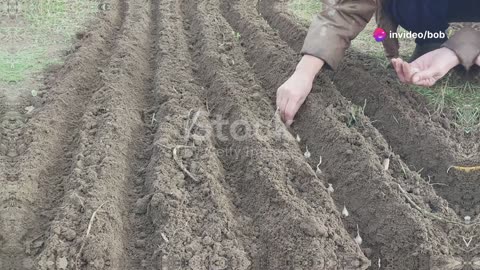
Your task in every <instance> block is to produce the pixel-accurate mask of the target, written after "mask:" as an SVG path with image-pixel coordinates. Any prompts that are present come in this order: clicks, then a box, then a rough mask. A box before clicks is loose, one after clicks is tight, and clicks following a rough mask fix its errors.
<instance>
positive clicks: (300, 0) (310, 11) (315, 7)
mask: <svg viewBox="0 0 480 270" xmlns="http://www.w3.org/2000/svg"><path fill="white" fill-rule="evenodd" d="M288 7H289V8H290V9H291V10H293V14H294V15H296V16H297V17H298V18H300V19H302V20H303V21H304V22H305V23H308V22H310V21H311V20H312V18H313V16H314V15H315V14H316V13H318V12H319V11H320V9H321V8H322V3H321V1H320V0H291V1H290V2H289V3H288Z"/></svg>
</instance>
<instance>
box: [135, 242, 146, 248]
mask: <svg viewBox="0 0 480 270" xmlns="http://www.w3.org/2000/svg"><path fill="white" fill-rule="evenodd" d="M145 245H146V244H145V240H137V241H135V247H136V248H144V247H145Z"/></svg>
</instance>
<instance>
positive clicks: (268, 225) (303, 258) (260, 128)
mask: <svg viewBox="0 0 480 270" xmlns="http://www.w3.org/2000/svg"><path fill="white" fill-rule="evenodd" d="M183 7H184V11H185V14H187V16H188V18H189V19H188V20H187V21H188V23H189V24H188V29H189V30H190V33H191V41H192V46H193V48H192V55H193V59H194V60H195V62H196V63H198V65H199V68H198V72H197V73H196V75H197V76H198V77H199V78H200V80H201V81H202V82H203V83H204V85H205V95H206V98H207V99H208V102H209V104H210V105H211V107H212V110H211V113H212V114H213V115H212V117H214V118H215V119H216V120H217V123H218V121H221V122H223V123H224V128H223V129H222V128H218V126H217V128H218V129H216V133H215V135H216V139H217V146H218V147H219V148H221V149H223V150H224V151H225V152H226V151H228V150H231V149H233V150H235V153H236V155H235V156H233V155H228V154H226V155H224V156H223V157H222V162H223V164H224V168H225V169H226V171H227V173H226V181H227V182H228V183H229V184H230V185H231V186H232V187H233V188H234V190H235V192H234V196H235V201H236V205H237V206H238V207H239V208H240V210H241V211H242V212H243V213H245V214H246V215H248V216H250V217H251V219H252V220H253V224H254V226H255V228H256V229H257V230H256V233H257V234H258V238H257V240H256V241H255V244H256V246H257V249H256V250H255V251H254V252H251V253H250V256H251V257H252V259H253V264H252V268H253V269H286V268H288V267H295V268H299V269H312V268H321V267H324V268H325V267H336V266H338V265H339V264H341V265H349V266H352V265H355V266H357V267H358V268H359V269H362V268H365V267H366V266H368V262H367V261H366V260H365V258H364V257H363V256H362V255H360V253H359V249H358V247H357V246H356V244H355V243H354V242H353V241H352V239H351V238H350V237H349V236H348V234H347V232H346V231H344V230H343V229H342V225H341V224H342V221H341V220H340V218H339V214H338V212H337V211H336V210H335V206H334V205H333V204H332V201H331V200H330V198H329V196H328V194H327V192H326V188H325V186H324V185H323V184H322V183H321V181H320V180H319V179H317V178H316V177H315V176H314V173H313V171H312V170H311V168H309V166H308V165H307V163H306V162H305V161H304V158H303V156H302V154H301V152H300V151H299V150H298V148H297V146H296V143H295V140H294V138H293V137H292V136H291V135H290V134H288V132H287V130H286V129H285V127H284V126H283V125H281V124H280V123H279V120H278V119H277V118H276V117H275V109H274V106H272V104H271V103H270V101H269V99H268V98H266V97H265V96H264V95H263V94H262V93H263V92H264V90H263V89H262V88H261V87H260V86H259V85H258V84H257V83H256V81H255V78H254V76H253V75H254V74H253V73H252V72H251V69H250V66H249V65H248V64H247V62H246V61H245V59H244V58H243V53H242V50H241V47H240V46H239V43H238V42H237V40H236V36H237V35H235V32H234V31H233V29H232V28H231V27H230V26H229V24H228V23H227V21H226V20H225V18H224V17H222V15H221V12H220V9H219V8H220V2H219V1H217V0H206V1H199V2H193V1H185V3H184V6H183ZM203 66H205V67H208V68H202V67H203ZM276 125H278V128H276ZM239 137H240V138H239Z"/></svg>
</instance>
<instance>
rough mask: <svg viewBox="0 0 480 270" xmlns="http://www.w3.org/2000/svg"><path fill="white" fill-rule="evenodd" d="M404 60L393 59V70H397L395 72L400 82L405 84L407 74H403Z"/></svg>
mask: <svg viewBox="0 0 480 270" xmlns="http://www.w3.org/2000/svg"><path fill="white" fill-rule="evenodd" d="M402 63H403V60H402V59H400V58H394V59H392V65H393V68H394V69H395V72H397V76H398V79H399V80H400V82H402V83H405V82H406V81H405V74H404V72H403V65H402Z"/></svg>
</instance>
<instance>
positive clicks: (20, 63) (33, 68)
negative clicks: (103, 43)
mask: <svg viewBox="0 0 480 270" xmlns="http://www.w3.org/2000/svg"><path fill="white" fill-rule="evenodd" d="M7 4H12V5H14V3H10V2H9V3H7ZM17 5H19V4H18V3H17ZM97 5H98V2H97V1H94V0H81V1H80V0H42V1H21V3H20V7H21V8H19V9H14V8H11V9H12V10H17V11H16V13H15V14H9V17H10V18H9V20H11V21H12V22H13V23H10V24H8V27H6V26H5V27H0V36H2V37H6V40H8V41H9V42H8V43H7V44H6V45H3V46H1V47H0V81H1V82H8V83H12V82H13V83H20V82H22V81H24V80H25V79H26V78H28V77H29V76H30V75H31V74H32V73H35V72H39V71H41V70H42V69H44V68H45V67H47V66H48V65H50V64H52V63H60V62H61V61H60V59H61V57H60V53H59V52H60V51H62V50H63V49H66V48H67V47H68V46H69V45H70V43H71V41H72V36H73V35H74V34H75V33H76V32H77V31H79V30H81V29H83V28H85V25H86V23H87V22H88V20H89V19H91V18H92V17H93V16H94V14H95V13H96V12H97V10H98V9H97ZM0 16H1V15H0ZM0 19H3V18H1V17H0Z"/></svg>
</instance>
